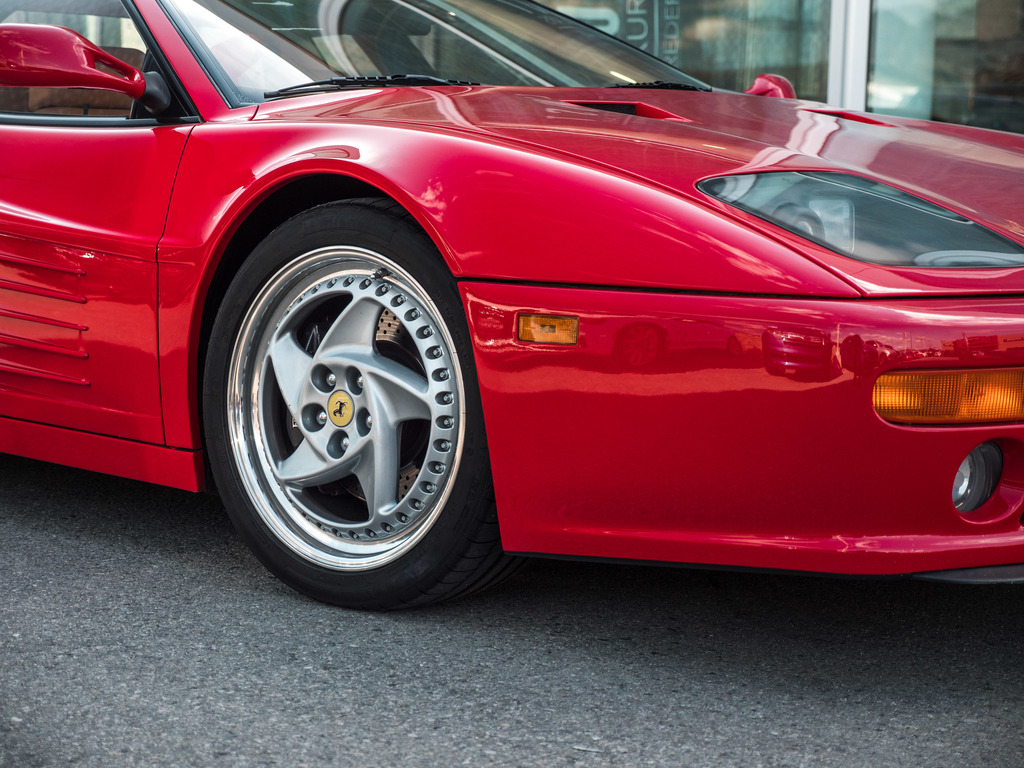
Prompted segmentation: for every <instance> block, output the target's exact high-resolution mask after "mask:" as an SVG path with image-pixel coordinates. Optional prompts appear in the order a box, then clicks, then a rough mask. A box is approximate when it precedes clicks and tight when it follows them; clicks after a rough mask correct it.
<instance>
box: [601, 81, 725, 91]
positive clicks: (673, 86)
mask: <svg viewBox="0 0 1024 768" xmlns="http://www.w3.org/2000/svg"><path fill="white" fill-rule="evenodd" d="M605 88H656V89H658V90H662V91H710V90H711V88H710V87H708V86H706V85H694V84H693V83H670V82H667V81H665V80H655V81H654V82H652V83H615V84H614V85H606V86H605Z"/></svg>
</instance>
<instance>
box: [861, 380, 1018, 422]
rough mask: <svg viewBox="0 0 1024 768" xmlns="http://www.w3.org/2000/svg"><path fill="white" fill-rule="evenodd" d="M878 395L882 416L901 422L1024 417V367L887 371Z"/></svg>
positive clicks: (876, 403)
mask: <svg viewBox="0 0 1024 768" xmlns="http://www.w3.org/2000/svg"><path fill="white" fill-rule="evenodd" d="M872 400H873V402H874V406H875V410H876V411H878V415H879V416H881V417H882V418H883V419H885V420H886V421H893V422H897V423H900V424H977V423H980V422H991V421H1024V368H1003V369H998V370H987V371H898V372H894V373H885V374H882V375H881V376H879V377H878V381H876V382H875V389H874V393H873V395H872Z"/></svg>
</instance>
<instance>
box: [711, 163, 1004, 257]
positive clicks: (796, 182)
mask: <svg viewBox="0 0 1024 768" xmlns="http://www.w3.org/2000/svg"><path fill="white" fill-rule="evenodd" d="M697 188H698V189H700V191H702V192H704V193H705V194H707V195H710V196H711V197H714V198H717V199H718V200H721V201H722V202H725V203H728V204H729V205H733V206H735V207H737V208H739V209H740V210H743V211H746V212H747V213H750V214H753V215H754V216H757V217H758V218H761V219H765V220H766V221H770V222H772V223H773V224H777V225H778V226H780V227H783V228H784V229H788V230H789V231H790V232H794V233H796V234H798V235H800V236H801V237H805V238H807V239H808V240H811V241H813V242H815V243H818V244H819V245H822V246H824V247H825V248H828V249H829V250H832V251H835V252H836V253H839V254H842V255H843V256H849V257H850V258H851V259H856V260H857V261H863V262H867V263H869V264H884V265H889V266H900V267H929V268H947V269H948V268H961V269H962V268H971V267H974V268H980V267H988V268H993V267H1019V266H1024V248H1022V247H1021V246H1019V245H1017V244H1016V243H1014V242H1013V241H1011V240H1008V239H1007V238H1005V237H1003V236H1002V235H999V234H996V233H995V232H993V231H991V230H989V229H986V228H985V227H983V226H981V225H980V224H977V223H975V222H973V221H971V220H970V219H966V218H964V217H963V216H960V215H959V214H956V213H953V212H952V211H948V210H946V209H945V208H941V207H940V206H937V205H935V204H933V203H929V202H928V201H926V200H922V199H921V198H919V197H915V196H914V195H910V194H908V193H906V192H902V191H900V190H898V189H895V188H894V187H890V186H888V185H887V184H882V183H881V182H877V181H871V180H870V179H864V178H861V177H859V176H851V175H849V174H845V173H835V172H806V171H802V172H791V171H777V172H769V173H748V174H742V175H737V176H719V177H716V178H713V179H705V180H704V181H702V182H700V183H699V184H698V185H697Z"/></svg>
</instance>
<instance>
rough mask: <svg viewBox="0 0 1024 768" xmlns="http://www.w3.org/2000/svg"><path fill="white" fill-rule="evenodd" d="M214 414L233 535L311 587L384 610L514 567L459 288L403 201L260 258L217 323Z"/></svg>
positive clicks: (209, 408)
mask: <svg viewBox="0 0 1024 768" xmlns="http://www.w3.org/2000/svg"><path fill="white" fill-rule="evenodd" d="M203 405H204V418H203V421H204V427H205V437H206V448H207V452H208V455H209V459H210V464H211V467H212V470H213V474H214V479H215V481H216V483H217V488H218V490H219V492H220V494H221V496H222V498H223V501H224V504H225V506H226V507H227V510H228V513H229V515H230V517H231V519H232V521H233V523H234V525H235V527H236V528H237V530H238V532H239V534H240V535H241V536H242V538H243V539H244V540H245V541H246V543H247V544H248V545H249V546H250V547H251V548H252V550H253V552H254V553H255V554H256V556H257V557H258V558H259V559H260V560H261V561H262V562H263V563H264V564H265V565H266V567H267V568H268V569H270V570H271V571H272V572H273V573H274V574H276V575H277V576H278V577H279V578H281V579H282V580H283V581H284V582H285V583H287V584H289V585H290V586H292V587H293V588H295V589H296V590H298V591H299V592H302V593H303V594H306V595H309V596H310V597H313V598H315V599H317V600H322V601H324V602H327V603H333V604H336V605H343V606H348V607H352V608H366V609H389V608H396V607H405V606H415V605H422V604H426V603H429V602H433V601H436V600H440V599H444V598H449V597H453V596H456V595H462V594H466V593H468V592H471V591H475V590H477V589H480V588H483V587H485V586H489V585H491V584H492V583H494V582H495V581H497V580H499V579H501V578H503V577H504V576H506V575H508V574H509V573H511V571H512V570H514V568H515V566H516V564H517V561H515V560H513V559H512V558H508V557H506V556H505V555H504V554H503V552H502V549H501V541H500V538H499V535H498V522H497V516H496V514H495V508H494V498H493V486H492V482H491V474H490V462H489V457H488V453H487V441H486V435H485V432H484V423H483V414H482V410H481V406H480V398H479V390H478V386H477V379H476V373H475V368H474V363H473V353H472V346H471V343H470V337H469V330H468V328H467V325H466V319H465V314H464V312H463V308H462V304H461V301H460V299H459V293H458V289H457V287H456V284H455V281H454V279H453V278H452V276H451V274H450V273H449V271H448V270H447V268H446V266H445V264H444V262H443V260H442V259H441V256H440V254H439V253H438V252H437V250H436V249H435V247H434V245H433V243H431V242H430V240H429V239H428V238H427V237H426V236H425V235H424V234H423V233H422V231H421V230H420V229H419V228H418V227H416V226H415V224H414V223H413V221H412V219H411V217H410V216H409V215H408V213H406V212H405V211H404V210H403V209H402V208H401V207H399V206H398V205H397V204H396V203H394V202H392V201H388V200H378V199H362V200H351V201H345V202H339V203H331V204H328V205H323V206H320V207H318V208H314V209H311V210H309V211H306V212H304V213H301V214H299V215H297V216H295V217H294V218H292V219H290V220H289V221H287V222H285V223H284V224H282V225H281V226H280V227H278V228H277V229H276V230H275V231H274V232H272V233H271V234H270V235H269V236H268V237H267V238H266V239H265V240H264V241H263V242H261V243H260V244H259V245H258V246H257V247H256V249H255V250H254V251H253V253H252V254H251V256H250V258H249V259H248V260H247V261H246V262H245V263H244V265H243V266H242V268H241V269H240V270H239V272H238V274H237V275H236V276H235V279H234V280H233V282H232V283H231V285H230V287H229V288H228V291H227V294H226V295H225V297H224V301H223V303H222V305H221V307H220V309H219V311H218V313H217V317H216V320H215V322H214V326H213V331H212V335H211V341H210V345H209V349H208V352H207V358H206V369H205V378H204V392H203Z"/></svg>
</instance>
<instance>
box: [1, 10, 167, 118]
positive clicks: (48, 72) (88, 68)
mask: <svg viewBox="0 0 1024 768" xmlns="http://www.w3.org/2000/svg"><path fill="white" fill-rule="evenodd" d="M100 67H103V69H101V68H100ZM150 79H151V80H152V81H153V82H152V83H150V84H147V82H146V78H145V77H143V75H142V73H141V72H139V70H137V69H135V67H133V66H131V65H130V64H125V63H124V62H123V61H120V60H119V59H117V58H115V57H114V56H111V55H110V54H109V53H107V52H106V51H104V50H103V49H102V48H100V47H99V46H97V45H95V44H93V43H92V42H90V41H89V40H87V39H85V38H84V37H82V36H81V35H79V34H78V33H77V32H72V31H71V30H70V29H65V28H64V27H53V26H49V25H46V24H0V85H13V86H24V87H30V88H92V89H96V90H102V91H113V92H115V93H121V94H124V95H125V96H128V97H129V98H131V99H133V100H137V101H141V102H142V104H143V106H145V107H146V109H148V110H149V111H150V112H152V113H153V114H159V113H160V112H163V111H164V110H165V109H167V107H168V106H170V103H171V98H170V92H169V91H168V89H167V85H166V83H164V81H163V78H162V77H160V76H159V74H157V73H155V72H154V73H150Z"/></svg>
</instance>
